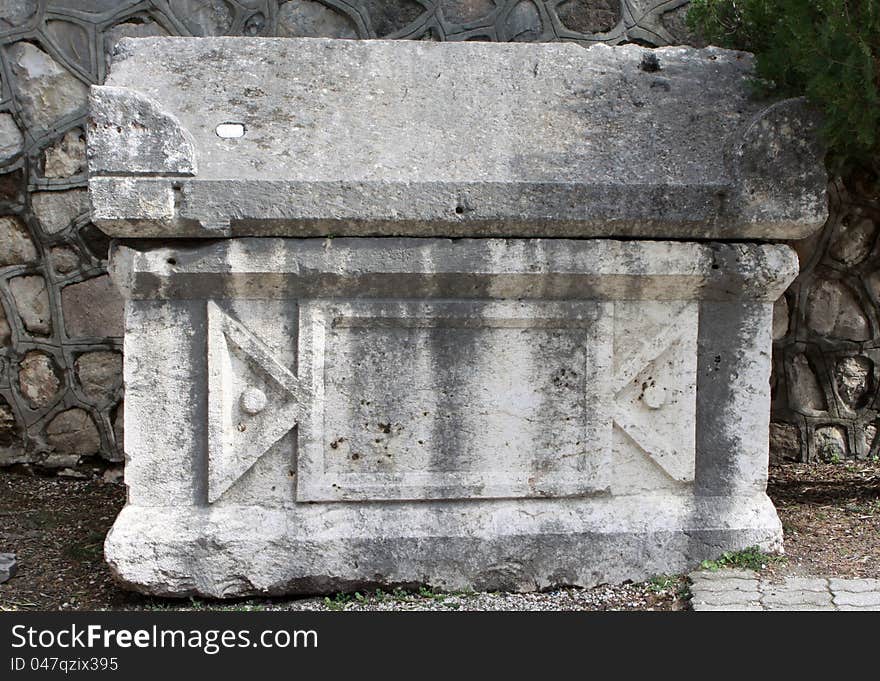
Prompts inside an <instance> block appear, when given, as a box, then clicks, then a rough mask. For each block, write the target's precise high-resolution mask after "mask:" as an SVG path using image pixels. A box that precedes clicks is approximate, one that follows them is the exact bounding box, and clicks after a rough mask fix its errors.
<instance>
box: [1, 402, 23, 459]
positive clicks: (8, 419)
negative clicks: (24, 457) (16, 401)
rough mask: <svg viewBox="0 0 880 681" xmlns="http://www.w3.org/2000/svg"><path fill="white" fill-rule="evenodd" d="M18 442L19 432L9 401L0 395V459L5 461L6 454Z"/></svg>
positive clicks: (13, 448)
mask: <svg viewBox="0 0 880 681" xmlns="http://www.w3.org/2000/svg"><path fill="white" fill-rule="evenodd" d="M18 444H19V433H18V426H17V425H16V423H15V414H14V413H13V411H12V407H11V406H9V403H8V402H7V401H6V400H5V399H3V397H2V396H0V461H2V462H3V463H6V461H7V459H8V458H9V457H8V455H9V454H10V453H12V452H13V451H14V450H15V449H16V448H17V446H18ZM10 463H11V461H10Z"/></svg>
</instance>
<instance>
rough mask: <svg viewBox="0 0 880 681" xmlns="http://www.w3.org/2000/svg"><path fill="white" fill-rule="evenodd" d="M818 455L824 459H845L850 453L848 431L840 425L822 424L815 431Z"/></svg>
mask: <svg viewBox="0 0 880 681" xmlns="http://www.w3.org/2000/svg"><path fill="white" fill-rule="evenodd" d="M814 439H815V450H816V455H817V456H818V457H819V458H820V459H821V460H822V461H843V460H844V459H845V458H846V457H847V454H848V453H849V447H848V446H847V444H846V431H845V430H844V429H843V428H841V427H840V426H822V427H821V428H816V431H815V433H814Z"/></svg>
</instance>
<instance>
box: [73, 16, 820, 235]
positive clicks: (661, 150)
mask: <svg viewBox="0 0 880 681" xmlns="http://www.w3.org/2000/svg"><path fill="white" fill-rule="evenodd" d="M522 6H523V7H532V8H534V5H533V4H532V3H524V4H523V5H522ZM517 11H518V10H515V11H514V12H511V15H510V16H511V17H514V14H515V13H516V12H517ZM523 11H524V12H525V11H526V10H523ZM517 16H518V14H517ZM511 21H513V19H512V18H511ZM517 30H519V29H517ZM530 30H531V29H530ZM120 45H121V46H120V54H119V55H118V56H117V58H116V63H115V65H114V68H113V70H112V73H111V75H110V77H109V79H108V80H107V84H106V85H105V86H101V87H95V88H93V93H92V100H93V101H92V104H93V107H94V108H93V111H92V116H93V128H92V129H91V130H90V135H89V145H90V152H89V153H90V161H89V162H90V169H91V174H92V177H91V179H90V188H91V190H92V199H93V205H94V220H95V223H96V224H97V225H98V226H99V227H101V228H102V229H104V230H105V231H107V232H108V233H109V234H112V235H115V236H132V237H133V236H143V237H146V236H158V237H184V236H201V237H217V236H229V235H255V236H266V235H294V236H314V235H327V234H333V235H336V236H340V235H385V234H396V235H400V234H410V235H416V236H432V235H439V236H487V235H493V236H494V235H498V236H593V235H601V236H615V235H619V236H651V237H676V238H679V237H694V238H710V237H724V238H750V237H756V238H773V239H780V238H800V237H803V236H806V235H807V234H809V233H810V232H811V231H813V230H814V229H815V228H816V227H818V226H819V225H820V224H822V222H823V220H824V218H825V216H826V212H827V211H826V206H825V174H824V171H823V170H822V164H821V158H822V156H821V150H820V149H818V148H817V147H816V145H815V144H814V142H813V141H812V140H813V139H814V138H813V137H812V136H810V135H809V134H808V133H807V132H805V131H807V130H809V129H810V128H811V127H812V125H813V124H812V122H811V121H812V114H811V113H809V112H808V111H806V109H805V107H804V105H803V103H801V102H799V101H786V102H781V103H777V104H774V105H772V106H770V107H768V106H767V104H766V102H759V101H757V100H756V99H755V98H753V97H752V96H751V94H750V88H749V86H748V78H749V74H750V69H751V60H750V58H749V57H748V56H747V55H745V54H743V53H738V52H729V51H724V50H719V49H716V48H707V49H706V50H694V49H689V48H683V47H676V48H663V49H660V50H656V51H653V52H651V51H649V50H646V49H644V48H641V47H638V46H635V45H627V46H624V47H619V48H609V47H607V46H604V45H596V46H594V47H591V48H590V49H586V50H585V49H582V48H580V47H577V46H575V45H570V44H559V43H555V44H530V45H519V44H484V43H469V42H461V43H436V44H435V43H430V42H427V43H426V42H419V41H329V40H277V39H254V40H246V41H245V40H242V39H232V38H217V39H212V40H208V41H205V40H192V39H170V38H169V39H152V38H145V39H142V40H137V41H127V40H123V41H122V43H121V44H120ZM649 55H650V56H652V58H656V59H657V60H658V64H659V67H658V70H651V69H645V68H643V67H642V64H643V59H646V58H647V57H648V56H649ZM209 56H210V58H208V57H209ZM244 73H247V74H248V79H249V80H248V83H258V84H259V85H258V86H255V87H250V88H249V91H248V92H249V96H248V97H246V98H244V99H242V98H241V97H240V92H241V88H242V84H241V82H239V79H238V78H236V77H230V74H244ZM292 73H294V74H296V77H291V75H290V74H292ZM392 73H393V74H394V75H393V77H391V76H390V75H389V74H392ZM437 73H440V74H441V75H440V77H439V78H437V77H436V74H437ZM449 74H455V75H454V77H452V76H451V75H449ZM697 83H698V84H699V85H698V86H697V85H696V84H697ZM609 92H615V93H617V95H616V96H614V97H609V96H608V93H609ZM254 111H260V112H264V113H265V115H254V114H253V113H252V112H254ZM694 121H698V122H699V124H698V125H697V124H695V123H694ZM224 123H237V124H240V125H242V126H244V127H243V130H244V134H243V136H241V137H235V138H223V137H220V136H219V135H218V134H217V131H216V130H217V126H218V125H220V124H224ZM477 131H478V134H476V133H477ZM172 138H173V139H175V140H180V141H181V142H180V143H179V144H178V143H177V142H175V143H174V144H170V145H169V144H167V142H168V140H169V139H172ZM719 140H726V141H725V142H724V143H723V144H719ZM190 141H191V145H190ZM330 149H332V150H333V153H328V150H330ZM132 150H136V152H133V151H132ZM684 150H686V152H685V151H684ZM172 152H173V154H172ZM192 173H195V175H194V176H192V177H190V176H189V175H190V174H192ZM147 174H152V175H159V176H160V177H155V176H149V177H147V176H145V175H147ZM169 175H170V176H172V177H167V176H169ZM229 178H234V179H233V180H230V179H229Z"/></svg>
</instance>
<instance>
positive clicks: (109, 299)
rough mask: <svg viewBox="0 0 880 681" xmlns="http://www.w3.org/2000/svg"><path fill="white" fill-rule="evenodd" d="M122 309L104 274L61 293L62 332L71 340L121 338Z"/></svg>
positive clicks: (117, 293) (69, 287)
mask: <svg viewBox="0 0 880 681" xmlns="http://www.w3.org/2000/svg"><path fill="white" fill-rule="evenodd" d="M122 308H123V302H122V298H120V296H119V291H117V290H116V288H115V287H114V286H113V284H112V283H111V282H110V278H109V277H108V276H107V275H106V274H104V275H101V276H99V277H94V278H93V279H87V280H86V281H83V282H80V283H78V284H71V285H70V286H65V287H64V288H63V289H61V309H62V311H63V313H64V328H65V330H66V331H67V335H68V336H71V337H74V336H86V337H91V338H107V337H117V338H118V337H121V336H122V333H123V328H122V315H123V309H122Z"/></svg>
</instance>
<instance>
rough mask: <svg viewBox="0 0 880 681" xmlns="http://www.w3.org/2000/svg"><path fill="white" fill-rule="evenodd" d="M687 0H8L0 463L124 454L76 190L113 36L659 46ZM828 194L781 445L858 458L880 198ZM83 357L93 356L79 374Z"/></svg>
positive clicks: (110, 353) (102, 283) (867, 449)
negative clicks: (89, 109)
mask: <svg viewBox="0 0 880 681" xmlns="http://www.w3.org/2000/svg"><path fill="white" fill-rule="evenodd" d="M686 4H687V3H686V1H685V0H546V1H545V0H436V1H427V0H418V1H416V0H389V1H383V2H378V1H376V0H287V1H285V2H279V1H277V0H173V1H168V0H114V1H112V2H110V1H108V0H75V1H74V0H6V1H4V2H0V465H13V464H27V465H36V466H41V467H44V468H61V469H63V468H69V467H71V466H75V465H76V464H77V463H79V462H83V461H88V460H89V458H90V457H98V458H99V459H100V460H103V461H109V462H119V461H122V458H123V454H122V447H123V443H122V434H123V428H122V414H123V401H122V397H123V395H122V386H121V383H122V378H121V370H120V369H119V367H120V361H121V360H120V353H121V352H122V340H121V335H122V330H121V312H120V307H121V299H120V298H119V296H118V295H117V294H116V293H115V291H114V289H113V288H112V287H111V286H109V285H108V283H107V280H106V277H105V275H106V259H107V250H108V245H109V239H108V238H107V237H106V236H105V235H104V234H103V233H102V232H101V231H100V230H99V229H98V228H97V227H96V226H95V224H94V223H93V222H92V221H91V219H90V216H89V214H88V207H87V201H86V194H85V191H84V189H85V185H86V158H85V124H86V99H87V94H86V93H87V87H88V85H90V84H95V83H102V82H103V81H104V79H105V77H106V74H107V71H108V65H109V63H110V62H111V61H112V52H113V48H114V45H115V44H116V43H117V41H118V40H119V39H121V38H123V37H148V36H166V35H180V36H217V35H242V36H283V37H296V36H312V37H337V38H395V39H396V38H401V39H413V40H427V41H434V40H441V41H445V40H448V41H468V40H470V41H567V42H572V43H576V44H581V45H590V44H593V43H596V42H604V43H608V44H612V45H616V44H621V43H626V42H634V43H638V44H643V45H653V46H660V45H667V44H678V43H687V42H691V41H692V40H693V38H692V36H690V35H688V33H687V31H686V29H685V25H684V20H683V19H684V13H685V11H686ZM832 189H833V191H832V214H831V217H830V219H829V221H828V225H827V226H826V228H825V230H824V231H823V232H822V236H821V237H816V238H815V239H809V240H807V241H806V242H804V243H802V244H801V245H799V247H798V250H799V252H800V255H801V260H802V266H803V267H804V273H803V274H802V276H801V278H800V279H799V280H798V281H797V282H796V283H795V284H794V286H793V288H792V289H790V290H789V292H788V293H787V294H786V296H785V298H784V302H781V303H779V304H778V305H777V322H776V325H775V330H774V338H775V340H774V357H775V360H774V393H773V394H774V402H773V414H774V425H773V429H772V435H773V440H772V442H773V444H774V448H773V451H774V452H775V453H776V455H778V456H779V457H784V458H792V459H798V460H806V459H808V458H817V457H824V458H832V457H835V456H838V457H845V456H859V457H865V456H869V455H873V454H876V453H877V451H878V446H880V441H878V439H877V438H876V431H877V429H876V425H875V421H876V420H877V415H878V406H880V405H878V404H877V402H876V400H877V390H876V386H877V384H878V379H880V374H878V371H880V369H878V367H877V362H878V357H877V347H878V337H880V331H878V322H877V319H878V312H877V311H878V294H877V285H876V280H877V278H878V276H877V275H876V272H875V271H874V270H873V269H872V263H876V262H877V259H876V254H875V251H874V250H873V249H875V248H876V225H877V221H878V210H880V208H878V204H877V200H876V197H873V198H872V197H870V196H867V195H866V194H865V193H864V192H861V191H859V189H858V188H853V187H847V188H843V187H838V188H832ZM838 242H839V245H838V247H836V249H834V247H833V244H835V243H838ZM814 282H815V286H814V285H813V284H814ZM811 300H812V301H813V303H812V304H811V303H810V302H809V301H811ZM822 300H828V301H830V307H829V306H827V305H824V304H822V303H821V301H822ZM810 310H813V312H812V313H810V312H809V311H810ZM823 315H824V316H826V317H829V316H833V317H834V319H833V320H832V319H830V318H829V319H822V317H823ZM809 320H812V321H809ZM35 357H39V361H37V360H36V359H34V358H35ZM95 365H99V366H100V371H97V370H95V369H94V366H95ZM78 367H79V368H78ZM82 367H91V369H89V370H87V371H86V373H85V374H83V370H82ZM37 368H39V371H38V370H37ZM83 375H85V376H87V378H86V379H83V378H82V376H83ZM97 376H100V377H101V378H100V381H96V377H97ZM84 380H85V382H84ZM34 396H40V397H39V398H38V399H36V400H35V399H34Z"/></svg>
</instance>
